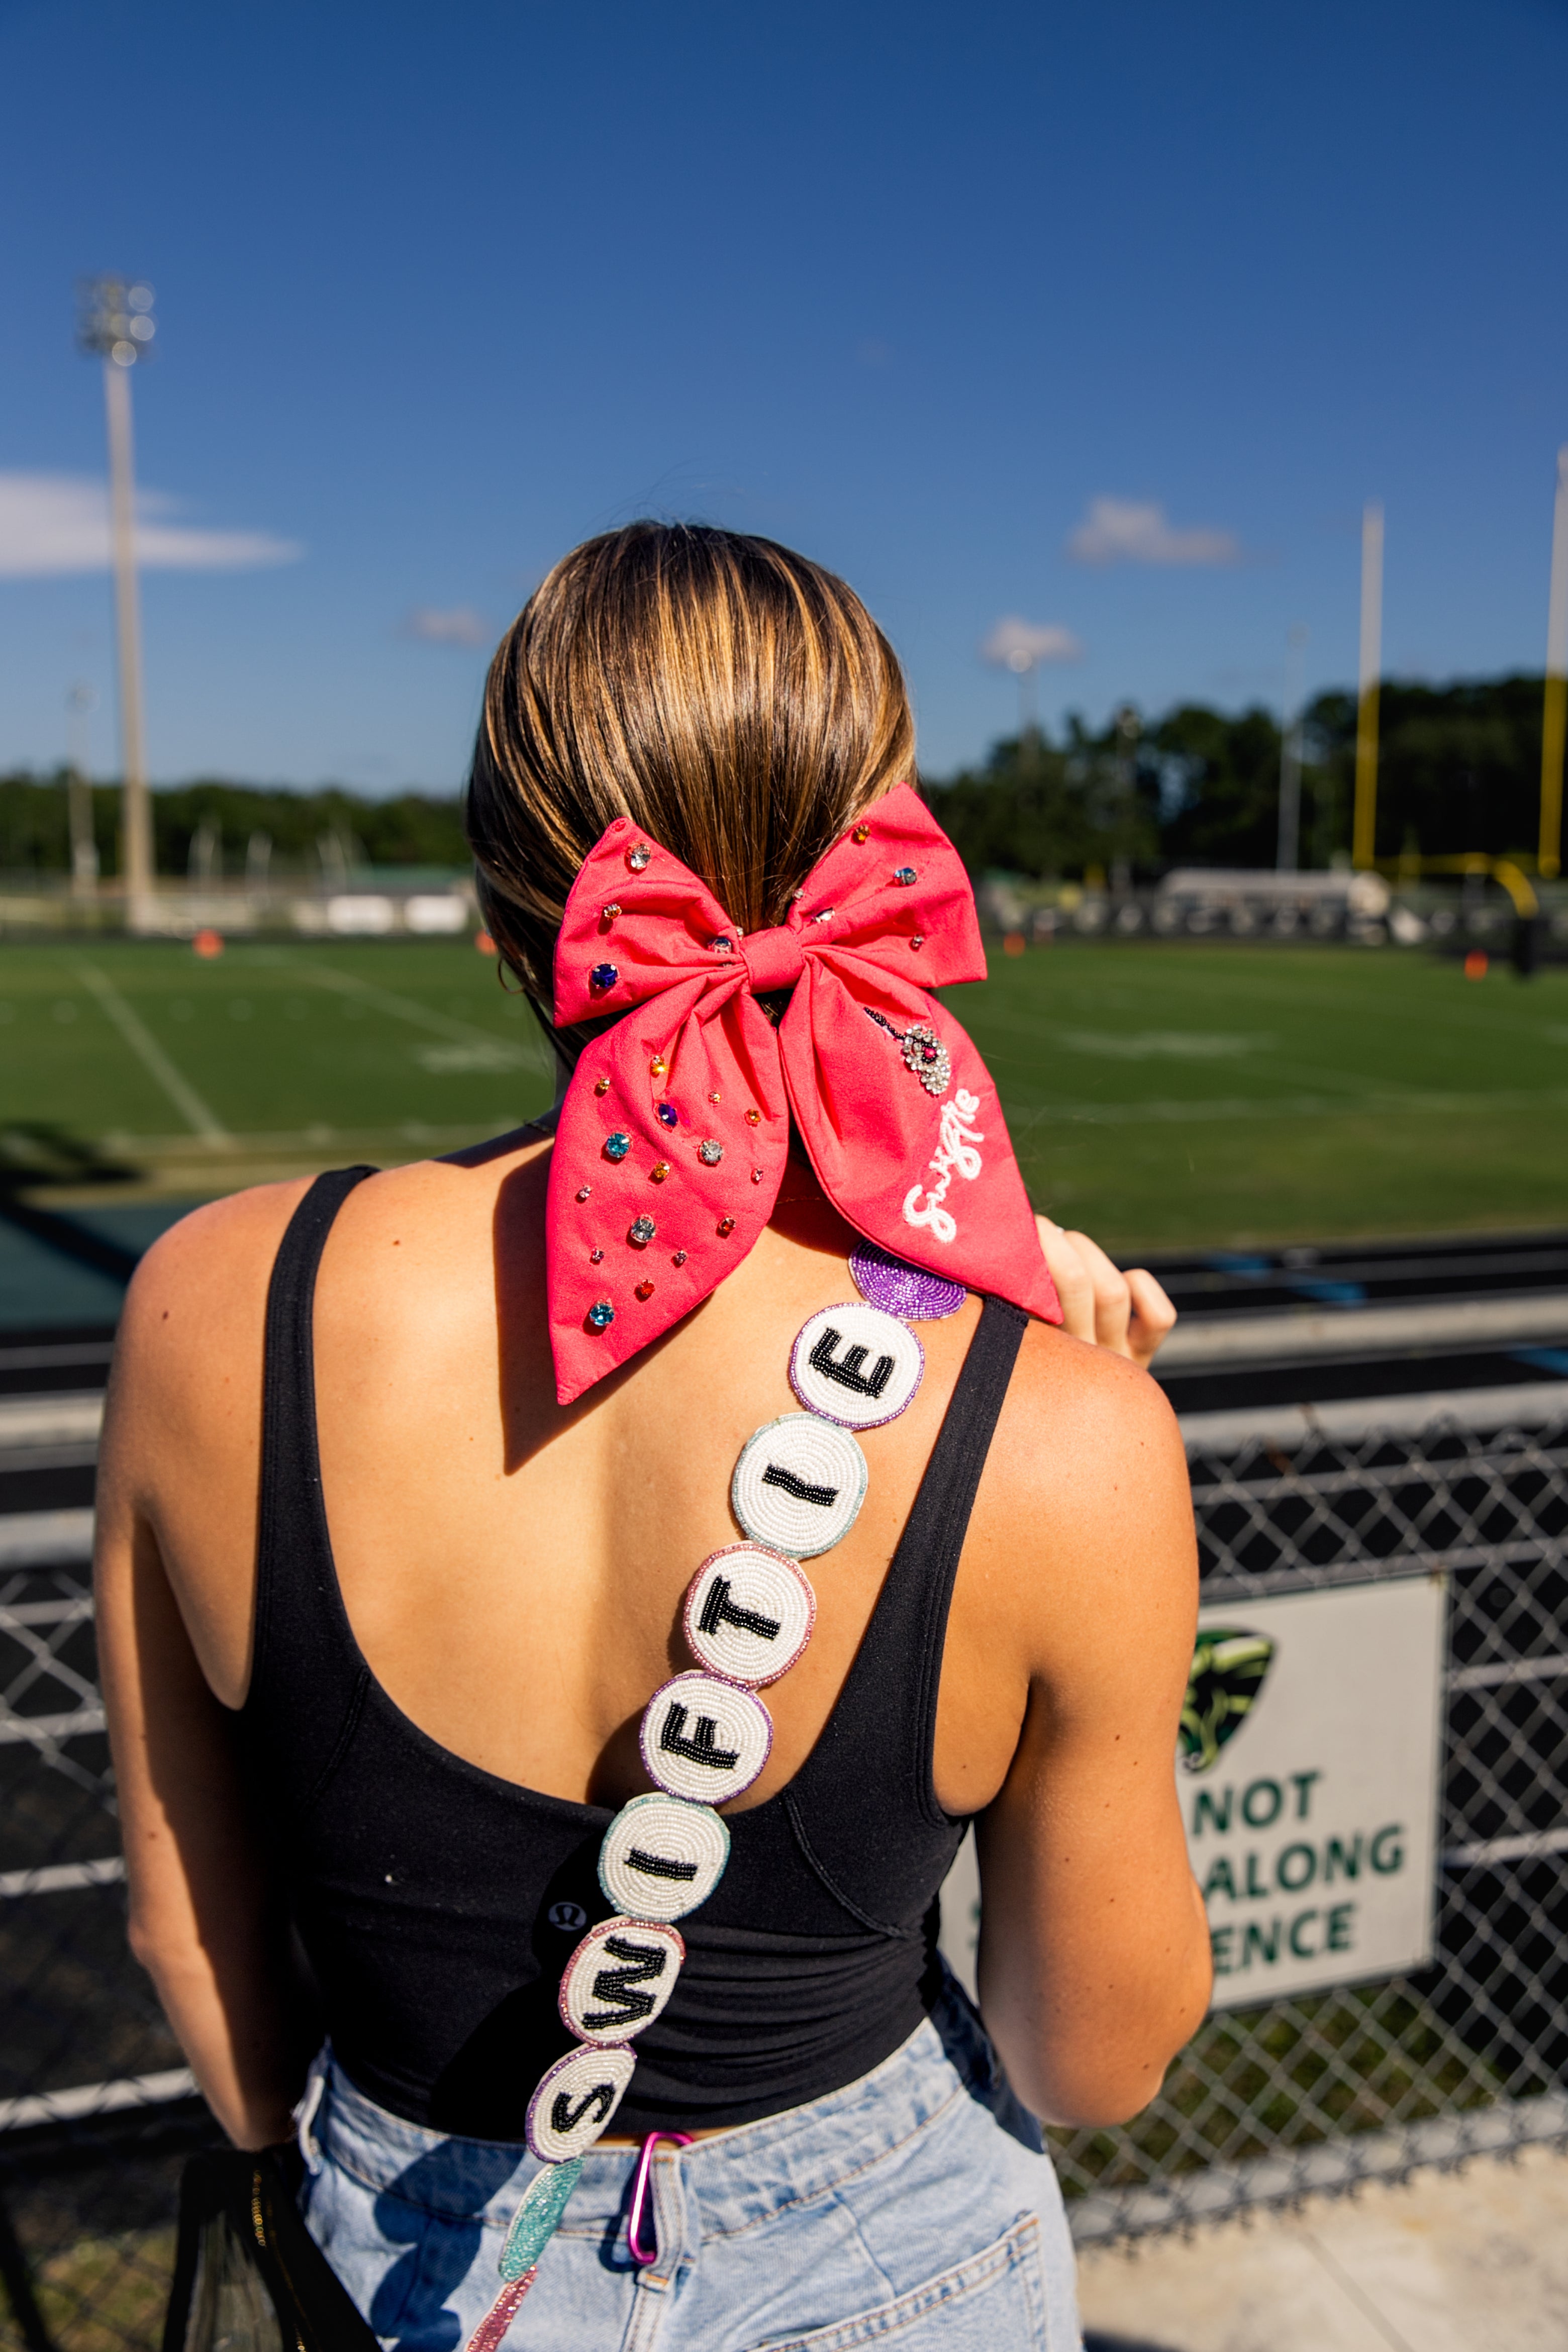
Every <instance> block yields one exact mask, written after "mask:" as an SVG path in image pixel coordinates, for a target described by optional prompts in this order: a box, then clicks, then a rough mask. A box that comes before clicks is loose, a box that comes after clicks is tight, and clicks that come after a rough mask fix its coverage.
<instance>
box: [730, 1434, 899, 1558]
mask: <svg viewBox="0 0 1568 2352" xmlns="http://www.w3.org/2000/svg"><path fill="white" fill-rule="evenodd" d="M866 1478H867V1471H866V1456H865V1455H864V1454H862V1453H861V1451H860V1448H859V1447H858V1445H857V1444H856V1443H855V1440H854V1439H853V1438H852V1437H851V1436H850V1434H849V1433H848V1431H847V1429H840V1428H839V1427H837V1424H836V1423H833V1422H830V1421H824V1420H822V1419H821V1417H820V1416H819V1415H818V1414H816V1413H815V1412H786V1413H784V1414H782V1415H781V1416H780V1418H779V1419H778V1420H777V1421H769V1422H764V1423H763V1426H762V1428H761V1429H759V1430H757V1431H755V1432H754V1433H753V1434H752V1436H750V1437H749V1438H748V1439H747V1440H746V1443H745V1444H744V1446H743V1447H742V1450H741V1458H740V1460H739V1461H738V1462H737V1463H736V1465H735V1475H734V1477H733V1479H732V1480H731V1486H730V1505H731V1509H732V1510H733V1512H734V1514H735V1517H737V1518H738V1519H739V1520H740V1522H741V1525H742V1527H743V1528H745V1530H746V1533H747V1534H748V1535H749V1536H751V1537H752V1538H753V1539H754V1540H755V1541H756V1542H757V1543H760V1544H768V1545H770V1546H771V1547H772V1549H773V1550H774V1551H784V1552H788V1553H789V1555H790V1557H791V1559H814V1558H815V1557H816V1554H817V1553H818V1552H819V1551H830V1550H831V1549H832V1548H833V1546H834V1545H835V1544H836V1543H842V1542H843V1540H844V1538H845V1537H846V1536H847V1534H848V1532H849V1530H850V1528H852V1527H853V1526H854V1524H855V1521H856V1517H857V1516H858V1512H859V1509H860V1506H861V1504H862V1502H863V1501H864V1500H865V1496H866Z"/></svg>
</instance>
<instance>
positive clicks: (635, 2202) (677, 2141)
mask: <svg viewBox="0 0 1568 2352" xmlns="http://www.w3.org/2000/svg"><path fill="white" fill-rule="evenodd" d="M661 2139H667V2140H668V2141H670V2142H671V2144H672V2145H673V2146H674V2147H690V2146H691V2140H692V2135H691V2133H690V2132H673V2131H650V2132H648V2133H647V2134H645V2136H644V2138H643V2144H642V2153H641V2155H640V2156H639V2157H638V2158H637V2179H635V2180H634V2181H633V2183H632V2210H631V2218H630V2220H629V2221H627V2223H626V2244H627V2247H628V2248H629V2249H630V2252H631V2258H632V2260H633V2262H634V2263H636V2264H637V2268H638V2270H642V2271H646V2270H647V2266H648V2264H649V2263H656V2262H658V2242H657V2240H656V2241H655V2242H654V2244H652V2245H651V2246H645V2245H644V2244H643V2242H642V2215H643V2207H644V2205H645V2204H646V2203H647V2176H648V2171H649V2168H650V2167H651V2166H652V2163H653V2152H654V2149H655V2148H656V2147H658V2143H659V2141H660V2140H661Z"/></svg>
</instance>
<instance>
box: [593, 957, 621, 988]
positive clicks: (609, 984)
mask: <svg viewBox="0 0 1568 2352" xmlns="http://www.w3.org/2000/svg"><path fill="white" fill-rule="evenodd" d="M620 976H621V969H620V966H619V964H614V963H596V964H595V966H594V969H593V971H591V972H590V973H589V974H588V985H589V987H590V988H591V989H593V990H594V991H595V992H596V993H597V994H598V995H600V996H602V995H603V994H604V992H605V989H606V988H614V986H615V984H616V981H617V980H619V978H620Z"/></svg>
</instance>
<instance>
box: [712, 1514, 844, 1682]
mask: <svg viewBox="0 0 1568 2352" xmlns="http://www.w3.org/2000/svg"><path fill="white" fill-rule="evenodd" d="M682 1622H683V1623H684V1625H685V1628H686V1638H687V1641H688V1642H689V1643H690V1645H691V1654H692V1656H693V1657H694V1658H697V1659H699V1660H700V1662H701V1664H703V1665H705V1666H707V1667H709V1668H710V1670H711V1672H712V1673H714V1674H716V1675H724V1676H726V1678H727V1679H728V1680H729V1681H731V1682H732V1683H751V1684H752V1685H757V1684H761V1683H776V1682H777V1680H778V1678H779V1676H780V1675H784V1674H787V1673H788V1672H789V1670H790V1668H791V1666H793V1665H794V1664H795V1660H796V1659H797V1658H798V1657H799V1655H800V1654H801V1652H802V1651H803V1650H804V1649H805V1645H806V1643H808V1642H809V1641H810V1639H811V1629H812V1627H813V1626H814V1625H815V1624H816V1593H815V1592H813V1591H812V1589H811V1586H810V1585H809V1583H808V1582H807V1581H806V1579H805V1573H804V1571H803V1570H801V1569H799V1568H797V1567H796V1565H795V1561H794V1560H793V1559H785V1558H784V1554H783V1552H782V1551H767V1550H764V1549H763V1546H762V1545H761V1544H726V1545H725V1547H724V1549H723V1550H722V1551H715V1552H710V1554H709V1556H708V1558H707V1559H705V1560H704V1561H703V1563H702V1565H701V1567H700V1569H699V1570H698V1571H697V1573H696V1575H695V1576H694V1577H693V1578H692V1580H691V1582H690V1583H689V1586H688V1587H687V1591H686V1607H685V1611H684V1612H683V1618H682Z"/></svg>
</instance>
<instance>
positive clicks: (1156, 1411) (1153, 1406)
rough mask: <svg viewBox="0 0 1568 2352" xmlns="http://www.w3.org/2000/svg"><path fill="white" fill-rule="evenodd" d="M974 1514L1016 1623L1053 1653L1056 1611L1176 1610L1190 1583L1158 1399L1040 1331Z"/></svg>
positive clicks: (1137, 1375)
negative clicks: (1159, 1604) (1157, 1599)
mask: <svg viewBox="0 0 1568 2352" xmlns="http://www.w3.org/2000/svg"><path fill="white" fill-rule="evenodd" d="M975 1516H976V1520H977V1522H978V1525H977V1528H976V1532H977V1534H978V1535H979V1537H980V1538H981V1540H982V1542H983V1543H984V1544H985V1545H986V1546H987V1548H988V1549H990V1551H991V1553H992V1556H993V1558H994V1559H995V1560H996V1562H997V1564H998V1567H999V1568H1002V1570H1003V1573H1002V1582H1003V1583H1004V1584H1005V1587H1006V1588H1007V1589H1008V1591H1009V1592H1010V1594H1011V1597H1012V1601H1013V1603H1014V1605H1015V1606H1016V1608H1017V1610H1018V1611H1019V1612H1020V1618H1019V1622H1021V1624H1024V1625H1027V1623H1028V1622H1030V1621H1032V1622H1033V1623H1034V1625H1035V1628H1036V1630H1037V1632H1038V1633H1046V1632H1047V1631H1048V1633H1049V1636H1050V1646H1051V1648H1052V1649H1053V1650H1054V1649H1055V1648H1056V1647H1057V1643H1058V1637H1059V1633H1060V1631H1061V1628H1062V1625H1063V1610H1064V1606H1065V1608H1066V1610H1067V1611H1068V1613H1069V1614H1076V1613H1077V1612H1079V1610H1080V1609H1082V1608H1085V1607H1088V1608H1089V1609H1095V1608H1099V1607H1100V1606H1104V1607H1106V1608H1109V1609H1111V1610H1113V1611H1114V1612H1116V1613H1118V1614H1120V1612H1121V1610H1122V1609H1123V1608H1124V1607H1126V1606H1128V1605H1129V1604H1131V1606H1132V1607H1133V1609H1134V1610H1135V1611H1137V1610H1141V1609H1142V1608H1144V1607H1146V1606H1147V1605H1148V1603H1149V1602H1150V1601H1151V1600H1152V1599H1153V1598H1154V1596H1155V1594H1156V1592H1157V1591H1159V1590H1160V1589H1161V1588H1163V1589H1164V1590H1165V1591H1166V1593H1167V1595H1168V1596H1169V1597H1170V1598H1171V1599H1173V1600H1179V1599H1180V1597H1181V1596H1183V1595H1184V1594H1185V1593H1186V1591H1188V1589H1189V1588H1190V1586H1191V1584H1192V1581H1193V1579H1194V1575H1195V1554H1194V1543H1193V1533H1192V1506H1191V1496H1190V1489H1189V1486H1188V1481H1187V1469H1186V1453H1185V1448H1184V1444H1183V1440H1182V1433H1181V1428H1180V1425H1179V1423H1178V1422H1177V1420H1176V1416H1175V1414H1174V1412H1173V1411H1172V1409H1171V1405H1170V1402H1169V1400H1168V1399H1167V1397H1166V1396H1165V1393H1164V1391H1163V1389H1162V1388H1161V1387H1160V1385H1159V1383H1158V1382H1157V1381H1154V1380H1153V1379H1152V1378H1151V1376H1150V1374H1149V1373H1148V1372H1146V1371H1143V1370H1141V1369H1140V1368H1139V1367H1138V1366H1137V1365H1136V1364H1134V1363H1132V1362H1131V1361H1130V1360H1129V1359H1128V1358H1126V1357H1125V1356H1121V1355H1118V1354H1115V1353H1113V1352H1112V1351H1111V1350H1110V1349H1108V1348H1102V1347H1095V1346H1093V1345H1092V1344H1091V1343H1089V1341H1087V1340H1083V1339H1072V1338H1069V1337H1068V1334H1067V1333H1066V1332H1064V1331H1059V1330H1057V1329H1055V1328H1052V1327H1051V1326H1050V1325H1048V1324H1044V1323H1038V1322H1031V1323H1030V1324H1029V1326H1028V1328H1027V1329H1026V1332H1025V1334H1024V1338H1023V1343H1022V1345H1021V1347H1020V1349H1019V1351H1018V1360H1017V1364H1016V1368H1015V1370H1014V1374H1013V1378H1012V1381H1011V1382H1010V1383H1009V1386H1008V1391H1007V1395H1006V1400H1005V1404H1004V1406H1003V1410H1002V1414H1001V1418H1000V1421H999V1423H998V1425H997V1430H996V1434H995V1438H994V1442H993V1444H992V1448H991V1453H990V1456H989V1458H988V1460H987V1464H986V1469H985V1475H984V1479H983V1481H982V1485H981V1489H980V1495H979V1497H978V1502H977V1508H976V1515H975ZM1004 1563H1005V1566H1004ZM1129 1570H1132V1571H1134V1572H1133V1573H1132V1574H1131V1576H1130V1575H1129ZM1026 1638H1027V1636H1026Z"/></svg>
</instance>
